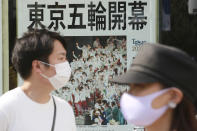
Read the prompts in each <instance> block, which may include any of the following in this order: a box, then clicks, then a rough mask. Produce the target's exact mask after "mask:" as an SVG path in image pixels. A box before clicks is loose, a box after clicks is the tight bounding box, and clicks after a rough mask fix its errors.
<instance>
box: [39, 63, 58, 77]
mask: <svg viewBox="0 0 197 131" xmlns="http://www.w3.org/2000/svg"><path fill="white" fill-rule="evenodd" d="M40 62H41V63H42V64H45V65H49V66H53V67H55V66H54V65H51V64H48V63H46V62H43V61H40ZM40 75H41V76H43V77H44V78H46V79H49V77H48V76H45V75H44V74H42V73H40Z"/></svg>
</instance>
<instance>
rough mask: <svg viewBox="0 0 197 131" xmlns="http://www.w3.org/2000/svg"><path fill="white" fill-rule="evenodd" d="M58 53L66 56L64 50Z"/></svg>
mask: <svg viewBox="0 0 197 131" xmlns="http://www.w3.org/2000/svg"><path fill="white" fill-rule="evenodd" d="M58 55H63V56H66V52H60V53H58Z"/></svg>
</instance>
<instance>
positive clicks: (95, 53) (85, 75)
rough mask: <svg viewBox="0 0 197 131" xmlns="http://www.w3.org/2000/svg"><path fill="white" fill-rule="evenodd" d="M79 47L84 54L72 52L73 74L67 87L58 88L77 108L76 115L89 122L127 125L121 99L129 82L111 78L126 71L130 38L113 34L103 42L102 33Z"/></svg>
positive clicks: (59, 94)
mask: <svg viewBox="0 0 197 131" xmlns="http://www.w3.org/2000/svg"><path fill="white" fill-rule="evenodd" d="M76 47H77V49H78V50H80V51H81V54H80V55H76V54H75V52H74V51H73V52H72V55H73V57H74V59H73V60H72V62H71V63H70V65H71V68H72V76H71V79H70V82H69V83H68V84H67V86H66V87H63V88H62V89H59V90H57V91H55V92H54V94H55V95H58V96H59V97H62V98H63V99H65V100H66V101H68V102H69V103H70V104H71V105H72V106H73V108H74V112H75V116H76V119H80V118H81V120H82V121H83V122H81V123H77V124H85V125H92V124H96V125H97V124H98V125H109V124H111V125H115V124H118V125H124V124H126V122H125V120H124V118H123V116H122V113H121V111H120V106H119V100H120V96H121V94H122V93H123V92H125V91H127V90H128V87H127V86H126V85H121V86H120V85H116V84H113V83H109V82H108V79H109V78H113V76H116V75H121V74H123V73H124V72H126V67H127V53H126V39H125V38H124V37H122V38H116V37H113V36H110V37H109V38H108V39H107V40H106V43H105V46H103V45H102V44H101V43H100V39H99V37H97V38H96V39H95V41H94V42H93V43H92V44H84V45H80V44H79V43H78V42H77V43H76Z"/></svg>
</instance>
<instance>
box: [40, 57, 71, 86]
mask: <svg viewBox="0 0 197 131" xmlns="http://www.w3.org/2000/svg"><path fill="white" fill-rule="evenodd" d="M41 62H42V61H41ZM42 63H43V64H46V65H50V66H53V67H55V71H56V74H55V75H54V76H52V77H48V76H46V75H44V74H41V75H42V76H43V77H44V78H46V79H48V80H49V81H50V83H51V84H52V85H53V87H54V88H55V89H59V88H62V87H64V86H65V85H66V84H67V82H68V81H69V79H70V76H71V68H70V65H69V63H68V61H65V62H63V63H59V64H55V65H51V64H48V63H45V62H42Z"/></svg>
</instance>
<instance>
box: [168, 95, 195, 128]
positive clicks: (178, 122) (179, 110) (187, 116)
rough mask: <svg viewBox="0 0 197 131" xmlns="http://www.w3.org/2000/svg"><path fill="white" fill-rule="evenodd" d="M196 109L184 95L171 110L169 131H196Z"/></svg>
mask: <svg viewBox="0 0 197 131" xmlns="http://www.w3.org/2000/svg"><path fill="white" fill-rule="evenodd" d="M195 115H196V109H195V106H194V104H193V103H192V102H191V101H190V100H189V99H188V98H187V97H186V96H184V97H183V99H182V101H181V103H179V104H178V106H177V107H176V108H175V110H174V112H173V119H172V123H171V130H170V131H197V119H196V117H195Z"/></svg>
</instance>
